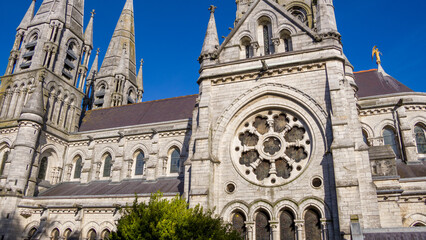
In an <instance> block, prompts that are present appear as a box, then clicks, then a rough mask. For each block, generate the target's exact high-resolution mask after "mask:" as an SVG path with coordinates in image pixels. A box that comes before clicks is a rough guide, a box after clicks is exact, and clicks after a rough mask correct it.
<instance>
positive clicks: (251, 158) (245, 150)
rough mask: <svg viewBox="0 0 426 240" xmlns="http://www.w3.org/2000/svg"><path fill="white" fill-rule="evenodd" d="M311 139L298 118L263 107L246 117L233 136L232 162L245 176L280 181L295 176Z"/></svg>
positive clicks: (259, 180)
mask: <svg viewBox="0 0 426 240" xmlns="http://www.w3.org/2000/svg"><path fill="white" fill-rule="evenodd" d="M310 145H311V140H310V137H309V134H308V132H307V130H306V128H305V125H304V124H303V123H302V122H301V121H300V120H299V118H297V117H295V116H293V115H292V114H290V113H287V112H283V111H264V112H261V113H258V114H256V115H254V116H251V117H249V118H247V119H246V120H245V121H244V122H243V123H242V124H241V126H240V127H239V129H238V130H237V134H236V137H235V139H234V145H233V146H232V149H231V152H232V153H233V159H234V161H233V162H234V166H236V168H237V170H238V171H239V172H240V174H241V175H242V176H243V177H245V178H246V179H247V180H249V181H251V182H254V183H257V184H259V183H260V184H262V185H273V186H275V185H280V184H284V183H285V182H287V181H288V180H290V179H294V178H295V177H296V176H297V175H298V173H300V172H301V170H302V169H303V167H304V165H306V163H307V162H308V159H309V154H310V148H311V146H310Z"/></svg>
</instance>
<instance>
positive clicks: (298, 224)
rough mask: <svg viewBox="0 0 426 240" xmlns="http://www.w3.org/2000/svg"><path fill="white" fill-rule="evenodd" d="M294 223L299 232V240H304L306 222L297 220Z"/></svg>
mask: <svg viewBox="0 0 426 240" xmlns="http://www.w3.org/2000/svg"><path fill="white" fill-rule="evenodd" d="M294 223H295V224H296V230H297V240H302V239H303V224H304V223H305V221H304V220H295V221H294Z"/></svg>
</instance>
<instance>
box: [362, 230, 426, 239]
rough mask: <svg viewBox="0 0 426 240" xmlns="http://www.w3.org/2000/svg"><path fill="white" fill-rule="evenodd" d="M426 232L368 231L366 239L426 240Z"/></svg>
mask: <svg viewBox="0 0 426 240" xmlns="http://www.w3.org/2000/svg"><path fill="white" fill-rule="evenodd" d="M424 239H426V232H391V233H366V234H364V240H424Z"/></svg>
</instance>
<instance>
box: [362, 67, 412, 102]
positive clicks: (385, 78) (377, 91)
mask: <svg viewBox="0 0 426 240" xmlns="http://www.w3.org/2000/svg"><path fill="white" fill-rule="evenodd" d="M354 74H355V82H356V84H357V85H358V97H360V98H363V97H371V96H379V95H386V94H392V93H403V92H414V91H413V90H411V89H410V88H409V87H407V86H405V85H404V84H402V83H401V82H399V81H398V80H396V79H395V78H393V77H392V76H390V75H388V74H386V73H384V72H381V71H378V70H377V69H371V70H367V71H361V72H355V73H354Z"/></svg>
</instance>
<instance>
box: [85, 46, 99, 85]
mask: <svg viewBox="0 0 426 240" xmlns="http://www.w3.org/2000/svg"><path fill="white" fill-rule="evenodd" d="M99 52H100V50H99V48H98V50H96V57H95V60H94V61H93V64H92V68H90V71H89V76H88V79H89V80H93V79H94V78H95V76H96V74H97V73H98V64H99Z"/></svg>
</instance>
